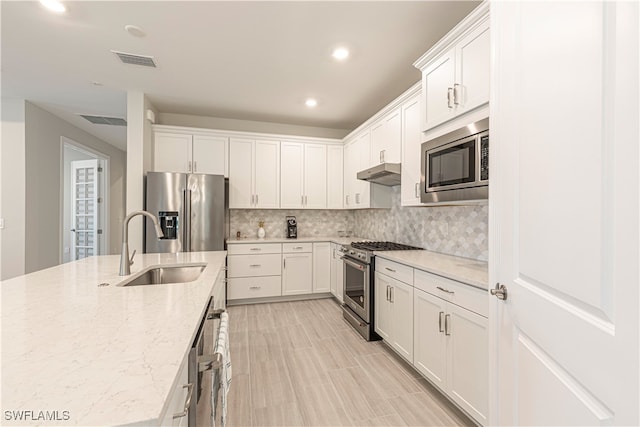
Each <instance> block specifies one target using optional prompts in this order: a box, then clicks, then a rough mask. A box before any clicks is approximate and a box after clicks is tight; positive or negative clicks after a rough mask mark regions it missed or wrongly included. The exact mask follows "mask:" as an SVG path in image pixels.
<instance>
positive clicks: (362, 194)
mask: <svg viewBox="0 0 640 427" xmlns="http://www.w3.org/2000/svg"><path fill="white" fill-rule="evenodd" d="M369 156H370V141H369V131H366V132H364V133H362V134H360V136H358V140H357V141H356V146H355V159H354V160H355V161H354V164H355V170H354V171H353V179H354V188H355V194H354V199H355V200H354V201H355V205H356V207H358V208H368V207H369V202H370V199H369V190H370V186H371V184H369V183H368V182H367V181H363V180H361V179H358V178H357V177H356V176H357V174H358V172H360V171H362V170H364V169H367V168H368V167H369V158H370V157H369Z"/></svg>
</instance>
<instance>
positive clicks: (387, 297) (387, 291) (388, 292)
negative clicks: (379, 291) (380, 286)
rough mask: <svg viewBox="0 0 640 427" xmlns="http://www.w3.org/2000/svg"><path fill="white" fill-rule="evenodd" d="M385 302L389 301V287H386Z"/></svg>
mask: <svg viewBox="0 0 640 427" xmlns="http://www.w3.org/2000/svg"><path fill="white" fill-rule="evenodd" d="M387 301H389V285H387Z"/></svg>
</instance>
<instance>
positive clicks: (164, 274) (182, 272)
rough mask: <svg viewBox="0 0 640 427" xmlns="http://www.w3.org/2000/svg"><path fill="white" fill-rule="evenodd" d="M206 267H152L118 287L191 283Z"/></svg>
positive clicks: (204, 265)
mask: <svg viewBox="0 0 640 427" xmlns="http://www.w3.org/2000/svg"><path fill="white" fill-rule="evenodd" d="M206 266H207V265H206V264H190V265H179V266H166V267H152V268H149V269H147V270H144V271H142V272H140V273H138V274H136V275H135V276H134V277H132V278H130V279H128V280H125V281H124V282H122V283H120V284H119V285H118V286H141V285H165V284H170V283H187V282H193V281H194V280H197V279H198V277H200V274H201V273H202V272H203V271H204V269H205V267H206Z"/></svg>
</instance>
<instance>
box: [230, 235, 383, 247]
mask: <svg viewBox="0 0 640 427" xmlns="http://www.w3.org/2000/svg"><path fill="white" fill-rule="evenodd" d="M363 240H371V239H367V238H364V237H358V236H353V237H337V236H317V237H298V238H297V239H287V238H286V237H266V238H264V239H258V238H255V237H252V238H246V239H245V238H241V239H228V240H227V244H238V243H251V244H254V243H296V242H333V243H337V244H338V245H348V244H350V243H351V242H360V241H363Z"/></svg>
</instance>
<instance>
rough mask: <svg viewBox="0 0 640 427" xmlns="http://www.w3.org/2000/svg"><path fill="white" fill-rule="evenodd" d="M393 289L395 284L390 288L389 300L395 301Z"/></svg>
mask: <svg viewBox="0 0 640 427" xmlns="http://www.w3.org/2000/svg"><path fill="white" fill-rule="evenodd" d="M393 289H394V288H393V286H391V287H390V288H389V302H395V301H394V300H393Z"/></svg>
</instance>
